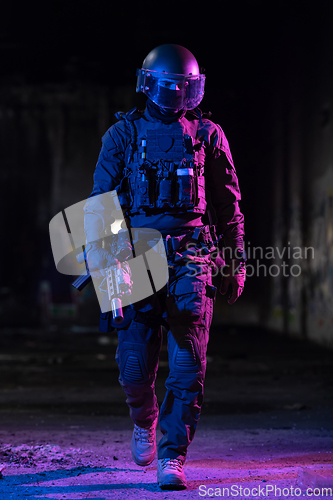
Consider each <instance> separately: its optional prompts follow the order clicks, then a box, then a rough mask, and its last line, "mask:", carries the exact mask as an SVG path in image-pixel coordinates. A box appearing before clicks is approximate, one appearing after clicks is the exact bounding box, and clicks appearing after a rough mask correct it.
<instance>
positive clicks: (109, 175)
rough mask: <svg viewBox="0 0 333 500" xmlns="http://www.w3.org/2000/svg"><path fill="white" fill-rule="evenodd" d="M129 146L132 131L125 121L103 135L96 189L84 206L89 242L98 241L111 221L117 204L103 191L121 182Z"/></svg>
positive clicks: (108, 190)
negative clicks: (109, 219)
mask: <svg viewBox="0 0 333 500" xmlns="http://www.w3.org/2000/svg"><path fill="white" fill-rule="evenodd" d="M127 145H128V134H127V133H126V129H125V124H124V122H123V121H122V122H118V123H116V124H115V125H113V126H112V127H111V128H109V130H108V131H107V132H106V133H105V135H104V136H103V137H102V147H101V150H100V153H99V156H98V160H97V164H96V168H95V172H94V176H93V179H94V185H93V190H92V193H91V194H90V196H89V198H88V200H87V202H86V204H85V207H84V228H85V233H86V242H87V243H89V242H92V241H96V240H98V239H99V238H100V237H101V234H102V232H103V231H104V229H105V228H106V227H107V226H108V224H109V221H108V217H109V214H110V213H111V212H112V208H113V206H114V205H113V203H112V199H111V197H110V196H109V195H107V194H105V195H103V193H109V192H110V191H113V190H114V189H115V188H116V187H117V186H118V184H119V183H120V180H121V177H122V172H123V169H124V158H125V151H126V147H127ZM97 195H102V196H97Z"/></svg>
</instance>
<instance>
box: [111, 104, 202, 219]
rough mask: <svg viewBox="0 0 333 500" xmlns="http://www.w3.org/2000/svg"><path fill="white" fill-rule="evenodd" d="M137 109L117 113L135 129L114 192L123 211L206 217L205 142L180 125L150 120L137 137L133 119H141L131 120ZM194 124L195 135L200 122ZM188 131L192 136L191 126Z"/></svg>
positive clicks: (132, 213) (178, 123) (132, 131)
mask: <svg viewBox="0 0 333 500" xmlns="http://www.w3.org/2000/svg"><path fill="white" fill-rule="evenodd" d="M133 111H134V110H132V111H131V112H129V113H127V115H125V114H124V113H117V114H116V117H117V118H120V119H124V120H125V121H126V123H127V124H128V125H129V127H130V130H131V144H130V145H129V148H128V151H126V154H125V168H124V175H123V178H122V181H121V183H120V185H119V186H117V188H116V190H117V194H118V198H119V201H120V204H121V206H122V208H124V209H127V210H128V212H129V213H130V215H135V214H147V215H153V214H159V213H165V214H174V213H186V212H196V213H198V214H204V213H205V211H206V195H205V177H204V158H205V156H204V150H203V144H202V142H200V141H199V140H198V139H196V138H195V137H192V136H191V135H189V134H188V133H184V129H183V126H182V124H181V123H180V122H178V121H176V122H173V123H171V124H169V125H168V126H166V125H164V124H163V123H161V122H147V127H145V128H144V130H143V131H142V132H139V133H138V129H137V127H136V125H135V120H136V118H139V117H141V116H142V115H141V114H140V115H139V116H137V115H135V114H134V116H133ZM131 113H132V116H131ZM137 113H138V112H137ZM129 115H130V116H129ZM191 123H192V124H194V123H195V124H196V126H195V127H194V128H195V132H196V130H197V127H198V125H197V123H198V122H197V121H195V122H191ZM190 128H191V130H192V134H193V126H191V127H190ZM193 135H194V134H193Z"/></svg>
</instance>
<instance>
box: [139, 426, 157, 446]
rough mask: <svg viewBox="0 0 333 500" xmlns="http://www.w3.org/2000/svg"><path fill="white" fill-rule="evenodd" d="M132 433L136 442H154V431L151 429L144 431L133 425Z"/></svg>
mask: <svg viewBox="0 0 333 500" xmlns="http://www.w3.org/2000/svg"><path fill="white" fill-rule="evenodd" d="M134 433H135V439H136V441H141V443H153V442H154V430H153V427H148V429H144V428H142V427H139V426H138V425H136V424H134Z"/></svg>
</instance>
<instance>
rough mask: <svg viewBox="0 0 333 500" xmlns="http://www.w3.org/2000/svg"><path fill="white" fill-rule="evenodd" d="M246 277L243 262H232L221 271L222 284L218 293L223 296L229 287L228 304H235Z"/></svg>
mask: <svg viewBox="0 0 333 500" xmlns="http://www.w3.org/2000/svg"><path fill="white" fill-rule="evenodd" d="M245 276H246V268H245V264H244V262H239V261H238V260H232V261H231V262H230V265H228V266H225V267H224V268H223V269H222V283H221V288H220V293H221V294H222V295H225V294H226V293H227V291H228V288H229V286H230V289H231V291H230V295H229V296H228V304H230V305H231V304H233V303H234V302H236V300H237V299H238V297H239V296H240V295H241V293H242V291H243V289H244V282H245Z"/></svg>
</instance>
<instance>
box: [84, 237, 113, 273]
mask: <svg viewBox="0 0 333 500" xmlns="http://www.w3.org/2000/svg"><path fill="white" fill-rule="evenodd" d="M86 256H87V263H88V268H89V272H90V274H91V276H93V277H94V278H100V277H102V276H105V269H106V268H107V267H109V266H112V265H114V264H117V263H118V260H117V259H115V258H114V257H113V256H112V255H111V253H110V252H108V251H107V250H106V249H105V248H102V246H101V243H100V242H94V243H89V244H88V245H87V246H86Z"/></svg>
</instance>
